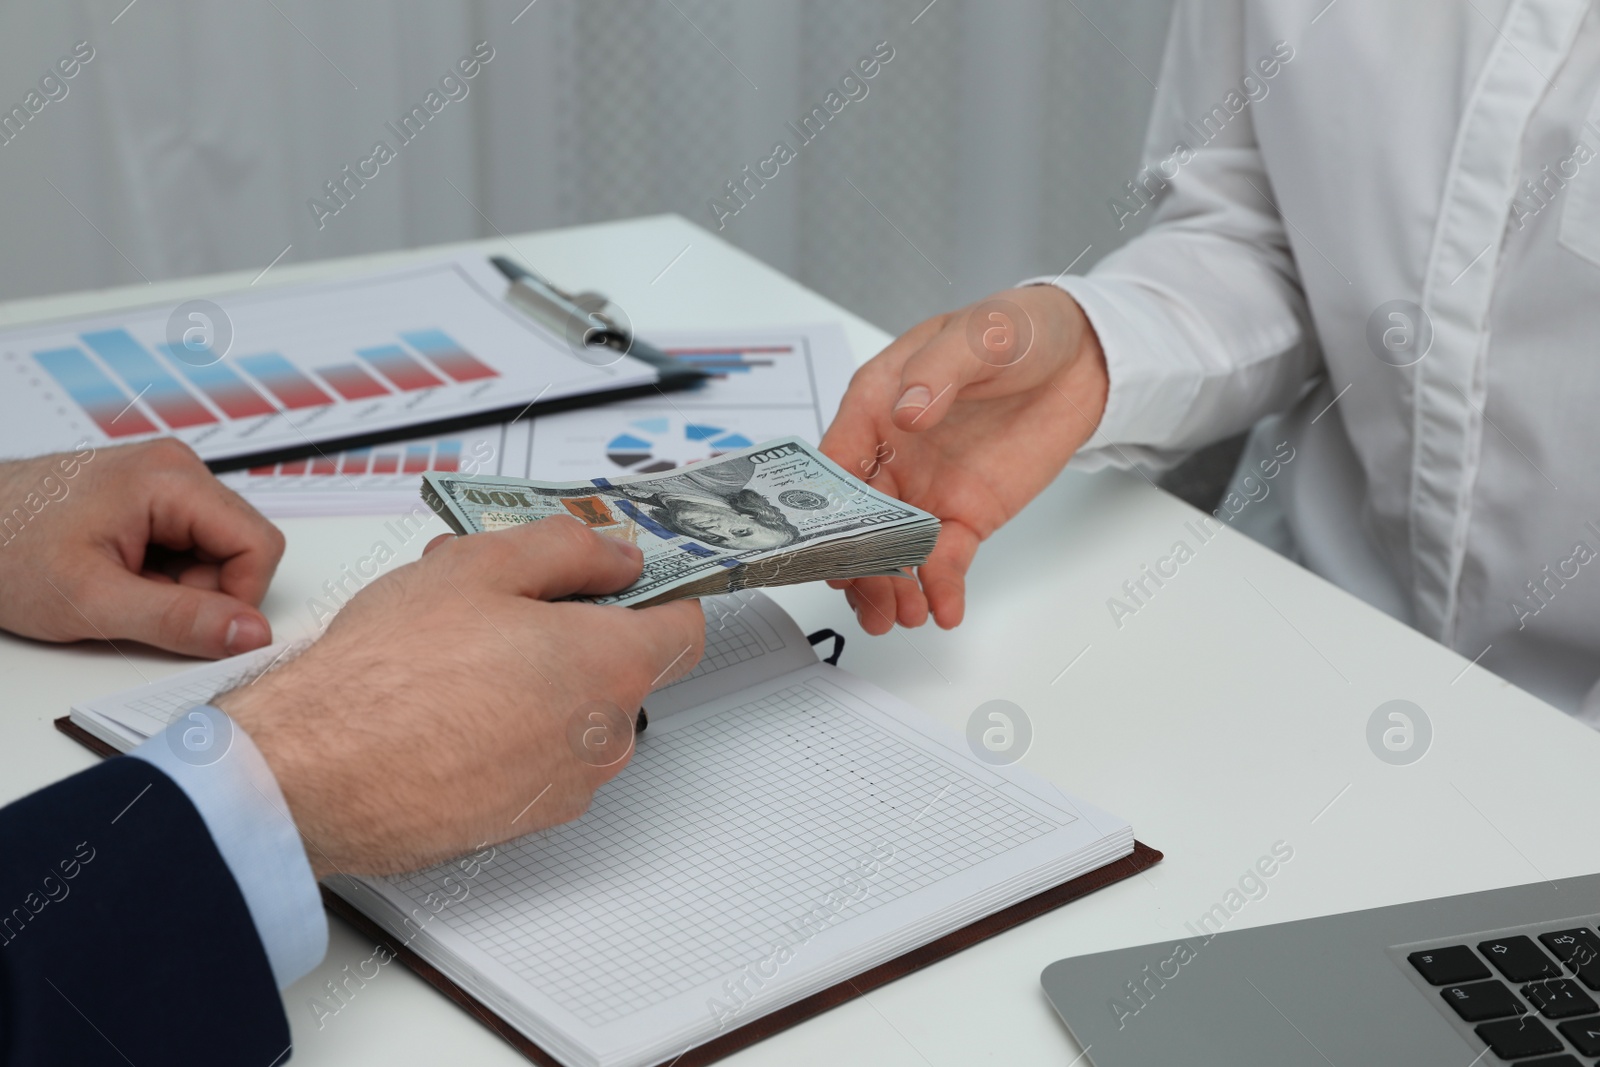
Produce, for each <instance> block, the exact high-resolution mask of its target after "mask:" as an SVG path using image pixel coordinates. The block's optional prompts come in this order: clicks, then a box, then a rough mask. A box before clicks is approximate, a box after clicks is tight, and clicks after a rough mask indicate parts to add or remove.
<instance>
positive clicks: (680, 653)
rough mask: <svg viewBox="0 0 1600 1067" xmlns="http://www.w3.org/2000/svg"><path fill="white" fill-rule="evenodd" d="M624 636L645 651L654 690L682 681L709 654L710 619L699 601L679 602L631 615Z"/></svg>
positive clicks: (635, 612)
mask: <svg viewBox="0 0 1600 1067" xmlns="http://www.w3.org/2000/svg"><path fill="white" fill-rule="evenodd" d="M623 627H624V632H625V633H628V634H629V635H630V636H631V637H632V638H633V639H634V640H637V641H638V642H639V644H640V645H641V646H642V648H643V655H644V662H645V663H646V664H648V669H649V671H650V683H649V687H650V688H651V689H660V688H661V687H662V686H664V685H671V684H672V683H673V682H675V681H677V680H678V679H680V678H682V677H683V676H684V675H686V674H688V673H689V672H690V671H692V670H694V668H695V665H696V664H698V663H699V662H700V657H701V655H702V654H703V653H704V652H705V644H706V619H705V614H704V612H703V611H702V610H701V607H700V602H699V601H698V600H678V601H674V602H673V603H670V604H658V605H657V606H655V607H653V608H640V609H638V610H635V611H629V612H628V616H627V621H626V622H625V623H624V624H623Z"/></svg>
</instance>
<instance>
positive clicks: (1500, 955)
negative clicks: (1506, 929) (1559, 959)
mask: <svg viewBox="0 0 1600 1067" xmlns="http://www.w3.org/2000/svg"><path fill="white" fill-rule="evenodd" d="M1478 951H1479V952H1481V953H1483V955H1484V958H1485V959H1487V960H1488V961H1489V962H1490V963H1492V964H1494V967H1495V970H1497V971H1499V972H1500V973H1501V974H1503V975H1505V976H1506V978H1507V979H1509V980H1510V981H1513V982H1533V981H1537V980H1538V979H1540V978H1560V977H1561V968H1560V967H1558V966H1556V961H1555V960H1553V959H1551V958H1550V957H1549V956H1546V955H1545V954H1544V952H1542V951H1541V950H1540V948H1539V946H1538V945H1536V944H1534V943H1533V939H1532V938H1531V937H1524V936H1523V935H1522V934H1517V935H1516V936H1514V937H1497V938H1495V939H1494V940H1493V941H1482V942H1479V943H1478Z"/></svg>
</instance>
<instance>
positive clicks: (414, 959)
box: [55, 715, 1164, 1067]
mask: <svg viewBox="0 0 1600 1067" xmlns="http://www.w3.org/2000/svg"><path fill="white" fill-rule="evenodd" d="M55 727H56V729H57V730H59V731H61V732H62V733H64V734H66V735H67V736H68V737H70V738H72V739H73V740H74V741H76V742H78V743H79V744H80V745H82V746H83V747H85V748H87V749H88V750H89V751H91V752H94V753H95V754H97V755H100V756H116V755H119V754H120V753H118V752H117V750H116V749H115V748H112V747H111V746H110V745H108V744H106V743H105V742H104V741H102V740H100V739H99V738H98V737H95V736H94V735H93V734H91V733H89V732H88V731H87V730H85V729H83V728H82V727H81V726H78V725H77V724H75V723H74V722H73V721H72V720H71V718H70V717H68V716H65V715H63V716H62V717H61V718H59V719H56V720H55ZM1163 858H1164V855H1163V854H1162V853H1161V852H1159V851H1157V850H1156V849H1153V848H1151V847H1150V846H1148V845H1146V844H1144V843H1143V842H1141V841H1134V843H1133V851H1132V852H1130V853H1129V854H1128V855H1126V856H1124V857H1122V859H1120V860H1116V861H1115V862H1113V863H1108V864H1106V865H1105V866H1104V867H1097V868H1095V869H1094V870H1092V871H1090V872H1088V873H1087V874H1082V875H1079V876H1078V877H1076V878H1073V879H1071V880H1069V881H1066V882H1062V883H1061V884H1060V885H1057V886H1054V887H1052V888H1050V889H1046V890H1044V891H1043V892H1041V893H1038V894H1035V895H1034V896H1032V897H1029V898H1028V899H1026V900H1022V901H1019V902H1017V903H1016V904H1013V905H1011V906H1010V907H1008V908H1005V909H1002V910H1001V911H997V912H995V913H994V914H993V915H990V916H988V917H986V918H983V919H979V920H978V921H977V922H974V923H971V924H969V925H967V926H963V927H961V928H959V929H956V930H952V931H951V932H950V933H947V934H945V935H944V936H943V937H940V938H937V939H935V940H933V941H930V942H928V943H927V944H925V945H922V946H921V947H920V948H914V949H912V950H911V951H910V952H907V953H905V954H904V955H902V956H898V957H896V958H895V959H892V960H889V961H888V962H887V963H882V964H879V965H878V966H876V967H873V968H872V969H870V970H867V971H863V972H862V973H860V974H858V975H856V976H855V977H854V978H849V979H846V980H845V981H843V982H840V983H838V984H836V985H833V986H829V987H828V988H827V989H823V990H821V991H819V992H816V993H813V994H811V995H810V996H808V997H805V998H804V999H802V1000H798V1001H796V1002H795V1003H793V1004H790V1005H789V1006H788V1007H784V1008H779V1009H778V1010H776V1011H773V1012H769V1013H768V1014H766V1015H763V1016H760V1017H759V1018H756V1019H752V1020H751V1021H749V1022H747V1023H745V1024H743V1025H741V1026H737V1027H735V1028H733V1029H731V1030H728V1031H726V1032H725V1033H722V1034H719V1035H718V1036H716V1037H714V1038H712V1039H711V1040H710V1041H707V1042H705V1043H704V1044H701V1045H696V1046H694V1047H693V1048H690V1049H688V1050H687V1051H685V1052H683V1053H682V1054H681V1055H679V1056H677V1057H676V1058H674V1059H672V1060H668V1061H664V1062H662V1063H661V1064H659V1065H658V1067H707V1065H708V1064H712V1063H716V1062H717V1061H718V1060H721V1059H723V1058H724V1057H727V1056H731V1055H733V1054H734V1053H735V1052H739V1051H741V1050H742V1049H746V1048H749V1047H750V1046H751V1045H754V1044H756V1043H757V1042H760V1041H764V1040H766V1039H767V1038H769V1037H772V1036H773V1035H774V1034H779V1033H782V1032H783V1031H784V1030H787V1029H789V1028H790V1027H793V1026H798V1025H799V1024H800V1023H803V1022H805V1021H806V1020H808V1019H812V1018H815V1017H816V1016H818V1015H821V1014H823V1013H824V1012H826V1011H828V1010H830V1009H832V1008H836V1007H838V1006H839V1005H841V1004H845V1003H847V1002H849V1001H851V1000H854V999H855V998H857V997H861V996H865V995H866V994H867V993H870V992H872V991H873V990H874V989H877V988H879V987H881V986H885V985H888V984H889V983H890V982H893V981H895V980H896V979H898V978H904V977H905V976H906V975H908V974H912V973H914V972H916V971H920V970H922V969H923V968H924V967H927V966H929V965H931V964H934V963H938V962H939V961H940V960H943V959H947V958H949V957H950V956H953V955H955V954H956V953H958V952H960V951H961V950H962V949H965V948H970V947H971V946H973V945H976V944H978V943H979V942H980V941H987V940H988V939H989V938H991V937H994V936H995V935H996V934H1001V933H1004V932H1005V931H1007V930H1010V929H1011V928H1012V927H1015V926H1020V925H1021V924H1023V923H1025V922H1027V921H1028V920H1030V919H1036V918H1038V917H1039V916H1041V915H1043V914H1045V913H1046V912H1050V911H1054V910H1055V909H1056V908H1059V907H1061V906H1062V905H1063V904H1067V903H1070V902H1071V901H1074V900H1077V899H1078V898H1079V897H1083V896H1087V895H1088V894H1090V893H1093V892H1094V891H1095V890H1097V889H1104V888H1105V887H1106V886H1109V885H1113V884H1115V883H1117V882H1120V881H1122V880H1123V879H1126V878H1131V877H1133V876H1134V875H1135V874H1138V873H1139V872H1140V871H1143V870H1147V869H1148V868H1150V867H1153V866H1155V865H1156V864H1157V863H1160V862H1161V860H1162V859H1163ZM318 888H319V889H320V890H321V892H322V903H323V906H324V907H325V908H326V909H327V910H328V911H330V912H332V913H333V914H334V915H337V916H338V917H339V918H341V919H343V920H344V921H345V922H347V923H349V924H350V925H351V926H353V927H355V928H356V929H357V930H359V931H361V933H362V935H363V936H364V937H368V938H371V939H372V941H373V943H374V944H378V945H382V946H384V947H385V948H387V949H388V950H389V951H390V952H391V953H393V955H394V957H395V958H396V959H398V960H400V961H401V962H403V963H404V964H405V965H406V966H407V967H409V968H411V970H412V971H414V972H415V973H416V975H417V976H418V977H419V978H421V979H422V980H423V981H425V982H427V983H428V984H429V985H431V986H433V987H434V988H435V989H437V990H438V991H439V992H441V993H443V994H444V995H445V996H446V997H448V998H450V1000H451V1001H453V1002H454V1003H455V1004H456V1005H458V1006H459V1007H461V1008H463V1009H465V1010H466V1011H467V1012H469V1013H470V1014H472V1015H473V1016H474V1017H475V1018H476V1019H477V1020H478V1021H479V1022H481V1023H483V1025H484V1026H486V1027H488V1028H489V1029H490V1030H493V1031H494V1032H495V1033H496V1034H498V1035H499V1036H500V1037H501V1038H502V1039H503V1040H504V1041H505V1042H506V1043H507V1044H508V1045H510V1046H511V1047H512V1048H514V1049H516V1050H517V1051H518V1052H520V1053H522V1054H523V1055H524V1056H525V1057H527V1059H528V1060H529V1061H530V1062H532V1063H536V1064H539V1065H540V1067H563V1065H562V1064H561V1062H560V1061H558V1060H557V1059H555V1058H554V1057H553V1056H551V1055H550V1054H549V1053H548V1052H546V1051H545V1050H544V1049H542V1048H540V1047H539V1046H538V1045H537V1044H535V1043H534V1042H533V1041H531V1040H529V1038H528V1037H527V1036H526V1035H525V1034H523V1033H522V1031H520V1030H518V1029H517V1028H516V1027H514V1026H512V1025H511V1023H509V1022H507V1021H506V1020H505V1019H503V1018H501V1017H500V1015H498V1014H497V1013H496V1012H495V1011H494V1009H492V1008H490V1007H489V1006H488V1005H486V1004H484V1003H483V1002H482V1001H481V1000H479V999H478V998H476V997H474V996H473V995H472V994H471V993H469V992H467V991H466V990H465V989H463V988H461V986H459V985H457V984H456V983H455V982H454V981H453V980H452V979H451V978H449V977H448V976H447V975H445V974H444V973H442V972H441V971H439V970H438V969H437V968H436V967H434V966H433V965H432V964H431V963H429V962H428V961H427V960H424V959H423V958H422V957H421V956H418V955H417V954H416V953H415V952H413V951H411V949H409V948H407V947H406V946H405V945H404V944H403V943H401V942H399V941H397V940H396V939H395V938H394V936H393V935H391V934H390V933H389V932H388V931H386V930H384V929H383V928H382V927H381V926H379V925H378V924H377V923H375V922H373V921H372V920H371V919H369V918H367V916H366V915H365V914H363V913H362V912H361V911H360V910H358V909H357V908H356V907H355V906H354V905H352V904H350V903H348V902H347V901H345V900H344V899H343V898H342V897H339V896H338V895H336V894H334V893H332V892H330V891H329V890H328V889H327V888H326V887H321V886H319V887H318Z"/></svg>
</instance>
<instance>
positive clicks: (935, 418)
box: [891, 308, 1004, 433]
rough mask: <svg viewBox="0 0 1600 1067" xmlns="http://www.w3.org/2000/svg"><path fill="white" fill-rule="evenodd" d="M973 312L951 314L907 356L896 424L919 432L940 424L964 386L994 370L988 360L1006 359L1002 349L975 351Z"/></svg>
mask: <svg viewBox="0 0 1600 1067" xmlns="http://www.w3.org/2000/svg"><path fill="white" fill-rule="evenodd" d="M973 314H974V312H973V310H972V309H970V308H969V309H968V310H966V311H962V312H958V313H956V314H954V315H951V316H949V317H948V318H947V319H946V321H945V324H944V327H943V329H941V330H940V331H939V333H938V334H937V335H936V336H934V337H932V338H930V339H929V340H928V343H927V344H925V345H923V346H922V347H920V348H918V349H917V350H916V351H915V352H913V353H911V355H910V356H908V357H907V358H906V362H905V366H904V367H902V368H901V370H900V389H899V391H898V393H896V396H895V400H894V406H893V410H892V416H891V417H892V418H893V420H894V425H895V427H896V428H898V429H901V430H905V431H908V432H911V433H916V432H920V431H923V430H929V429H932V428H933V427H935V426H937V425H939V422H940V421H941V420H942V419H943V418H944V417H945V415H946V413H948V412H949V410H950V408H951V406H952V405H953V404H955V402H956V399H957V397H959V396H960V393H961V390H962V389H963V388H964V387H966V386H967V385H969V384H971V383H972V382H974V381H976V380H979V379H983V378H988V377H990V376H991V375H992V374H993V372H994V370H995V369H996V368H995V366H994V365H993V363H991V362H989V360H1003V355H1004V354H1003V353H1001V354H1000V355H998V356H995V355H990V354H988V353H987V352H986V353H985V356H984V358H980V357H979V356H978V355H977V354H975V353H974V352H973V351H972V346H971V345H970V344H969V343H968V339H967V329H966V326H967V322H968V319H969V318H970V317H971V316H972V315H973Z"/></svg>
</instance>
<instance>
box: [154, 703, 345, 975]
mask: <svg viewBox="0 0 1600 1067" xmlns="http://www.w3.org/2000/svg"><path fill="white" fill-rule="evenodd" d="M128 755H130V756H132V757H133V758H135V759H142V760H144V761H145V762H147V763H150V764H151V765H153V766H155V767H156V768H157V769H159V770H160V771H162V772H163V773H164V774H166V776H167V777H169V778H171V779H172V780H173V781H174V782H176V783H178V787H179V788H180V789H182V790H183V791H184V793H185V794H187V795H188V797H189V801H190V803H192V804H193V805H194V806H195V809H196V810H197V811H199V813H200V818H201V819H202V820H204V821H205V824H206V829H208V830H210V831H211V840H212V841H213V842H214V843H215V844H216V846H217V851H218V852H220V853H221V854H222V860H223V862H224V863H226V864H227V865H228V870H229V872H230V873H231V874H232V875H233V880H234V881H235V882H237V883H238V885H239V892H240V893H242V894H243V895H244V903H245V907H247V908H248V909H249V910H250V918H251V919H252V920H253V921H254V922H255V926H256V935H257V936H258V937H260V938H261V944H262V947H263V948H265V949H266V952H267V961H268V962H269V963H270V964H271V965H272V976H273V978H275V979H276V980H277V983H278V988H279V989H287V988H288V987H289V985H290V984H292V983H293V982H294V981H296V980H297V979H299V978H302V977H304V976H305V975H307V974H309V973H311V971H312V969H314V968H315V967H316V966H317V964H319V963H321V962H322V957H323V956H324V955H325V954H326V953H327V951H328V919H327V916H326V915H324V914H323V911H322V898H321V896H320V895H319V894H318V892H317V882H316V879H315V878H314V877H312V874H311V863H310V861H309V860H308V859H307V858H306V850H305V846H304V845H302V844H301V843H300V832H299V831H298V830H297V829H296V828H295V825H294V820H293V819H292V818H291V817H290V815H289V805H288V804H287V803H285V801H284V799H283V791H282V790H280V789H279V788H278V780H277V778H275V777H274V776H273V774H272V769H271V768H270V767H268V766H267V761H266V760H265V759H264V758H263V757H262V755H261V751H260V750H259V749H258V748H256V745H255V742H254V741H252V740H250V735H249V734H247V733H245V732H244V730H243V729H241V728H240V727H239V726H238V725H237V724H236V723H235V722H234V721H233V720H232V719H230V718H229V717H228V716H227V715H225V714H223V712H221V711H219V710H218V709H216V708H214V707H212V706H211V705H209V704H202V705H199V706H198V707H194V708H191V709H189V710H188V711H186V712H184V713H183V715H182V716H181V717H179V719H178V720H177V721H176V722H174V723H173V724H172V725H171V726H169V727H167V729H166V730H165V731H163V732H162V733H159V734H156V735H155V736H154V737H152V738H150V739H149V740H148V741H146V742H144V743H143V744H141V745H140V746H139V747H137V748H135V749H134V750H133V751H132V752H130V753H128Z"/></svg>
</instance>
